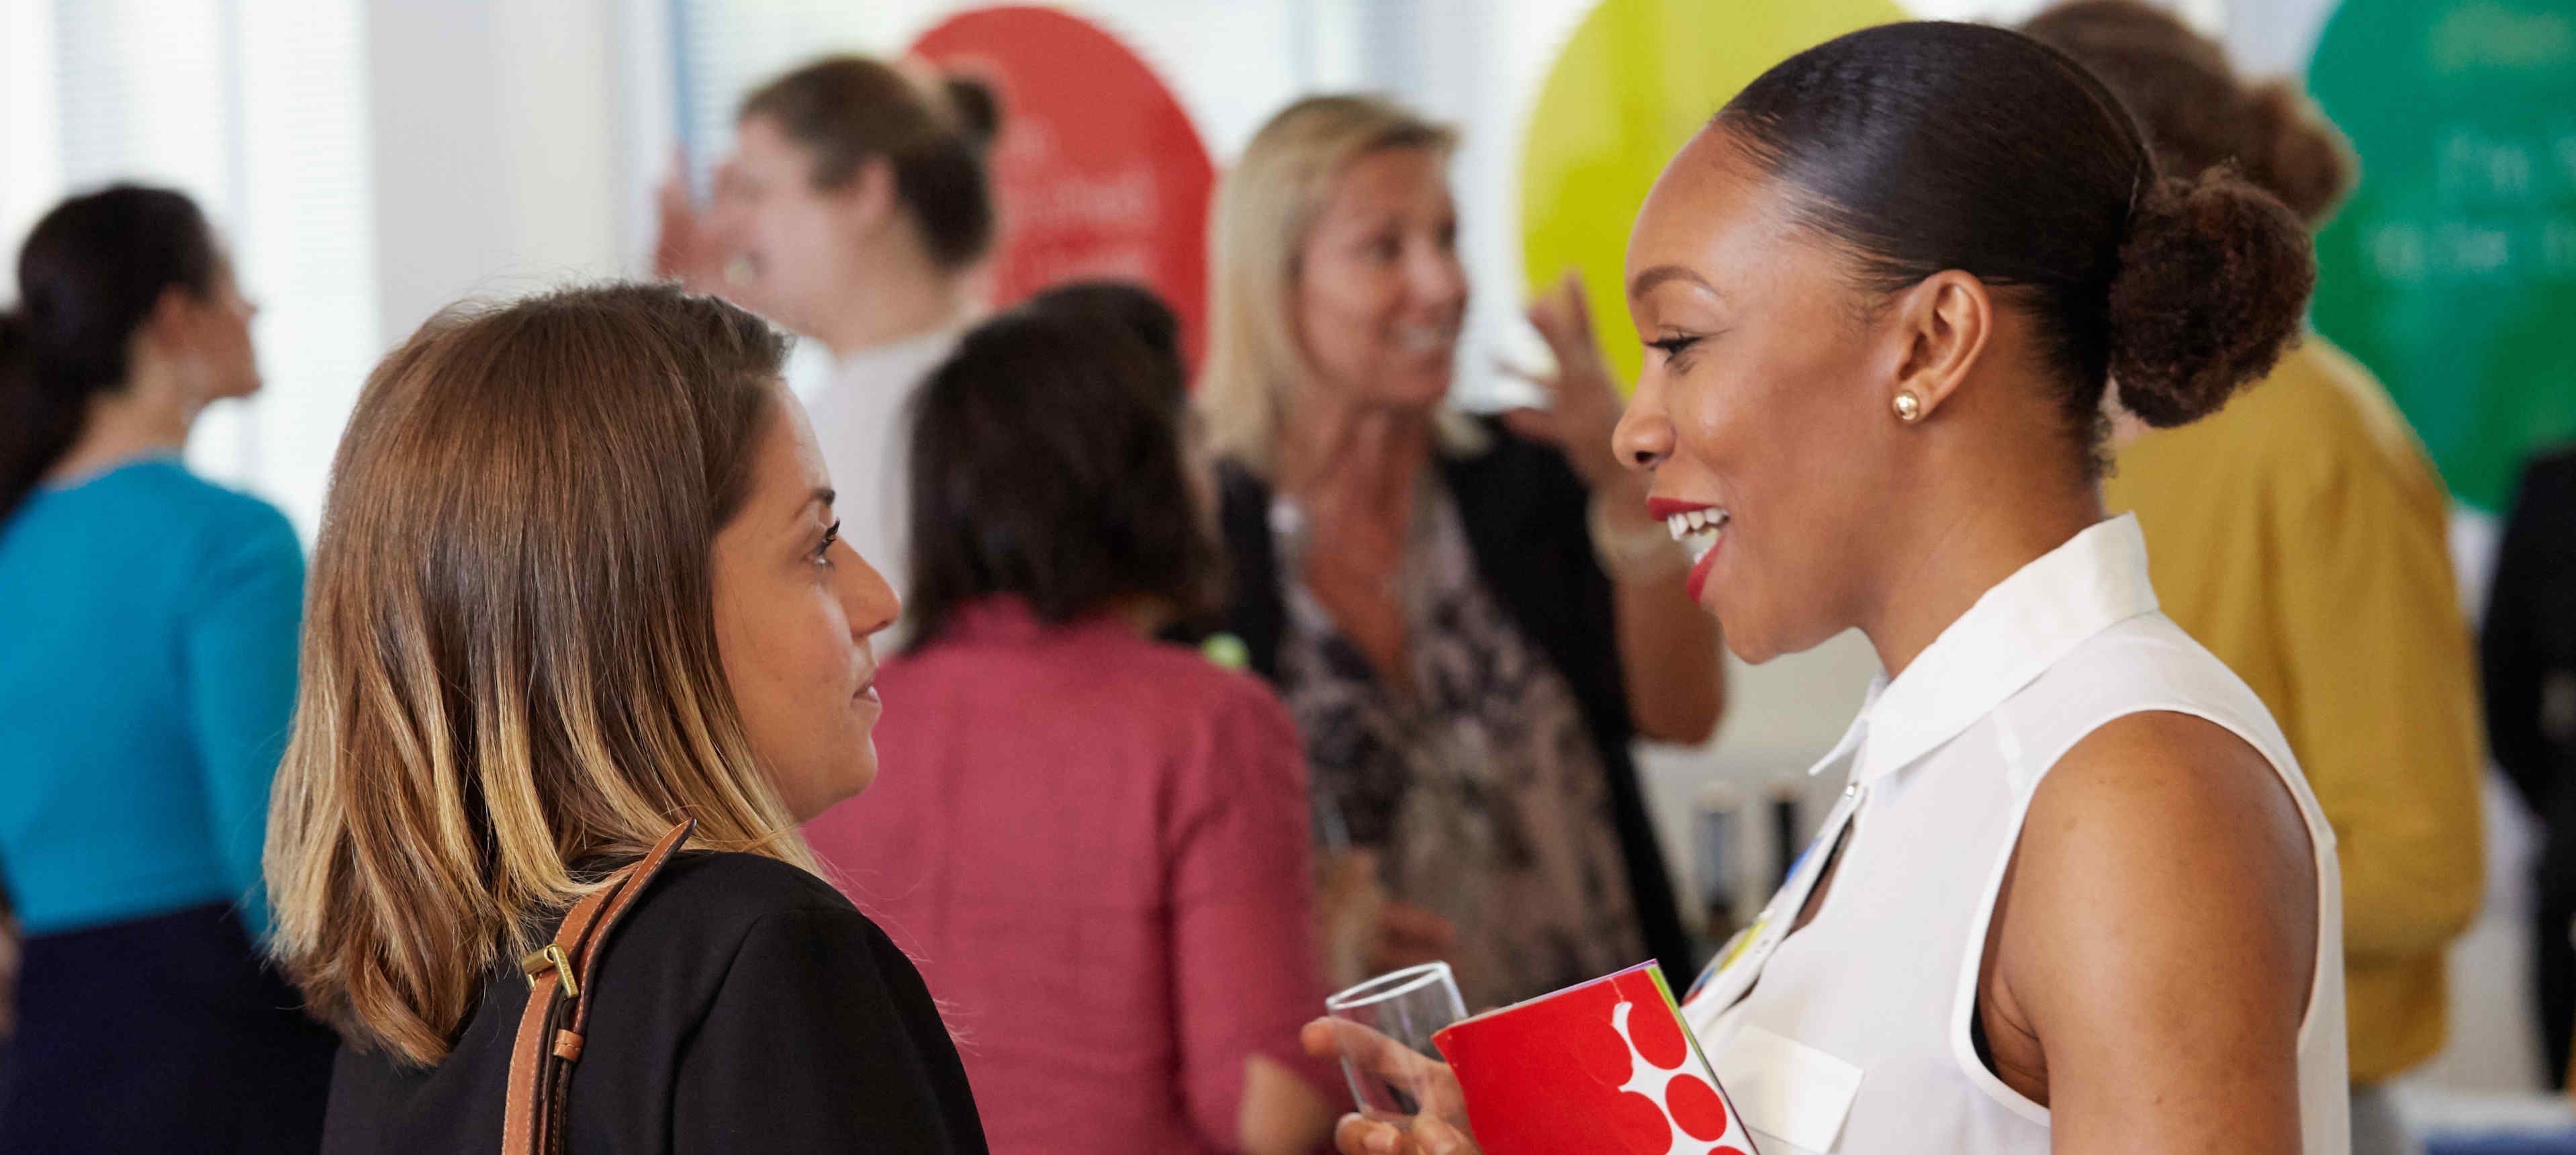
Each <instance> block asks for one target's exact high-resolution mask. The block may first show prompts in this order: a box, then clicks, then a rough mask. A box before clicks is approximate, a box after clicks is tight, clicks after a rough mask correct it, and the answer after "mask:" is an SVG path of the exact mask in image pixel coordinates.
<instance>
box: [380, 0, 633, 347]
mask: <svg viewBox="0 0 2576 1155" xmlns="http://www.w3.org/2000/svg"><path fill="white" fill-rule="evenodd" d="M625 8H626V6H625V5H622V4H620V3H618V2H617V0H549V2H548V3H544V4H520V3H512V2H509V0H368V4H367V15H368V28H367V63H368V81H369V88H370V96H371V108H372V110H373V115H372V121H371V124H372V128H373V130H374V138H375V141H376V146H377V147H376V150H375V163H374V169H373V176H374V186H375V204H376V222H377V230H378V231H377V252H378V262H379V268H380V270H381V273H380V279H379V283H378V287H377V300H376V308H377V314H378V316H379V317H380V318H381V319H382V325H383V331H384V334H385V339H386V342H387V343H388V344H390V343H392V342H395V341H399V340H400V339H401V338H402V337H403V336H405V335H407V334H409V333H410V332H411V331H412V330H413V329H415V328H417V327H418V326H419V325H420V323H421V322H422V321H423V320H426V319H427V318H429V317H430V316H431V315H432V314H433V313H435V312H436V311H437V310H439V309H440V308H442V307H444V306H446V305H447V304H449V303H450V302H453V301H456V300H458V299H460V298H465V297H485V296H514V295H518V294H521V293H525V292H529V291H532V290H535V289H539V288H543V287H546V286H548V285H554V284H559V283H563V282H567V281H575V280H583V279H594V278H602V277H614V276H618V275H621V274H627V273H632V272H635V271H638V270H637V268H636V267H635V266H634V265H633V264H632V262H631V261H630V259H629V252H630V248H631V241H630V238H632V237H633V236H634V235H636V230H635V227H634V223H633V221H634V217H635V215H636V213H637V212H638V211H639V210H640V208H641V205H642V203H643V202H641V200H640V199H639V198H638V196H637V195H636V193H637V190H636V188H635V187H634V185H635V182H634V180H633V171H634V169H635V167H636V165H635V161H634V152H635V150H636V147H637V144H636V140H635V134H634V131H633V129H632V127H631V125H632V122H633V121H634V120H635V119H636V117H635V116H634V115H633V113H632V110H634V109H635V108H637V107H638V106H639V105H640V104H642V103H644V102H645V100H646V98H645V97H643V96H642V95H641V94H638V93H636V92H634V91H632V88H633V81H634V79H635V78H634V76H633V74H632V72H631V70H630V69H629V68H628V59H627V55H626V52H627V46H628V42H627V40H626V38H625V37H626V32H625V23H624V18H625V14H626V13H625Z"/></svg>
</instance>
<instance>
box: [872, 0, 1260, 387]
mask: <svg viewBox="0 0 2576 1155" xmlns="http://www.w3.org/2000/svg"><path fill="white" fill-rule="evenodd" d="M912 50H913V53H914V54H915V55H917V56H920V57H922V58H923V59H925V60H929V61H931V62H933V63H935V64H937V65H938V66H940V67H941V68H942V69H945V70H948V71H952V72H962V73H966V74H968V75H972V76H977V77H980V78H982V79H983V80H985V81H986V82H987V83H989V84H991V85H992V86H993V87H994V89H995V91H996V92H997V93H998V94H999V95H1000V97H1001V101H1002V131H1001V136H1000V138H999V139H998V140H996V141H995V142H994V150H993V159H992V164H993V180H994V185H995V193H996V198H997V200H998V202H999V204H1000V209H1001V236H1000V243H999V244H998V246H997V247H996V249H995V254H994V265H993V278H994V284H993V290H994V303H995V304H996V305H1005V306H1007V305H1010V304H1013V303H1016V302H1018V301H1020V300H1023V299H1025V298H1027V297H1028V296H1029V295H1030V294H1032V293H1036V292H1038V291H1040V290H1043V289H1045V288H1047V287H1049V286H1051V285H1057V284H1062V283H1064V282H1066V281H1074V280H1084V279H1089V278H1100V277H1109V278H1118V279H1123V280H1131V281H1139V282H1142V283H1144V284H1146V285H1148V286H1151V287H1152V288H1153V289H1154V291H1156V292H1158V293H1161V294H1162V295H1163V298H1164V299H1165V300H1167V301H1169V302H1170V303H1171V306H1172V309H1173V311H1174V312H1176V313H1178V314H1180V318H1181V344H1182V349H1183V350H1184V355H1185V356H1187V357H1188V359H1189V362H1190V365H1191V366H1192V368H1193V369H1195V368H1196V366H1197V364H1198V358H1199V352H1200V350H1201V349H1202V348H1204V344H1203V337H1204V331H1205V328H1206V313H1207V216H1208V201H1209V198H1210V196H1211V195H1212V194H1213V191H1214V188H1215V184H1216V168H1215V165H1214V164H1213V163H1212V162H1210V160H1209V159H1208V151H1207V146H1206V145H1205V144H1203V143H1201V142H1200V140H1199V134H1198V130H1197V128H1195V127H1194V126H1192V125H1191V123H1190V118H1189V114H1187V113H1185V112H1183V111H1182V110H1181V105H1180V102H1179V101H1178V100H1175V99H1174V98H1173V96H1172V93H1171V90H1170V89H1169V88H1166V87H1165V86H1164V85H1163V82H1162V81H1161V80H1160V79H1159V78H1157V77H1156V76H1155V75H1154V73H1153V70H1152V69H1150V68H1148V67H1146V65H1145V62H1144V61H1143V60H1142V59H1139V58H1138V57H1137V55H1136V54H1135V53H1134V52H1132V51H1130V50H1129V49H1128V48H1127V47H1126V46H1125V45H1123V44H1121V43H1119V42H1118V41H1117V40H1116V39H1115V38H1113V37H1111V36H1110V35H1109V34H1108V33H1107V32H1104V31H1102V30H1101V29H1099V28H1098V27H1096V26H1094V25H1092V24H1090V23H1087V22H1085V21H1083V20H1080V19H1077V18H1075V17H1073V16H1069V15H1066V14H1065V13H1063V12H1059V11H1056V10H1054V9H1051V8H1035V7H1026V6H1020V5H1005V6H999V7H992V8H979V9H975V10H973V11H970V12H965V13H962V14H960V15H958V16H956V17H953V18H951V19H949V20H947V21H945V22H943V23H941V24H940V25H939V26H938V27H936V28H933V29H931V30H930V31H929V32H927V33H924V34H923V35H922V37H921V40H920V42H919V43H916V44H915V45H913V49H912Z"/></svg>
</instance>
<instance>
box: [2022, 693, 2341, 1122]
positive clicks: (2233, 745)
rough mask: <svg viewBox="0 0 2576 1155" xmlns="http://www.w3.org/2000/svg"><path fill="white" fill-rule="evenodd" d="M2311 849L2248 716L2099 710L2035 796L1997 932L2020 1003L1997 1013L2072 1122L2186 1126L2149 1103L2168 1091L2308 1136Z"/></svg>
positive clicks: (2219, 1112)
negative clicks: (2157, 1115)
mask: <svg viewBox="0 0 2576 1155" xmlns="http://www.w3.org/2000/svg"><path fill="white" fill-rule="evenodd" d="M2313 855H2314V851H2313V848H2312V847H2311V846H2310V844H2309V838H2308V831H2307V825H2306V822H2305V821H2304V819H2303V818H2302V817H2301V814H2300V810H2299V806H2298V802H2297V800H2296V799H2295V798H2294V797H2293V796H2292V795H2291V793H2290V790H2289V788H2288V787H2287V786H2286V785H2285V784H2284V783H2283V781H2282V779H2281V777H2280V776H2279V774H2277V773H2276V772H2275V771H2274V770H2273V768H2272V765H2271V763H2270V762H2269V761H2268V760H2266V759H2265V758H2264V757H2263V755H2262V754H2261V753H2260V752H2258V751H2257V750H2255V749H2254V747H2253V746H2251V745H2250V744H2248V743H2247V742H2246V741H2245V740H2244V739H2242V738H2240V737H2238V736H2237V735H2236V734H2235V733H2233V732H2231V731H2229V730H2228V729H2226V728H2225V727H2222V726H2220V725H2218V724H2216V723H2213V722H2209V721H2206V720H2204V719H2201V718H2197V717H2192V716H2189V715H2184V714H2176V713H2163V712H2158V713H2142V714H2135V715H2130V716H2128V717H2124V718H2120V719H2118V720H2116V721H2113V722H2111V723H2108V724H2106V725H2104V726H2103V727H2102V728H2101V729H2099V730H2096V731H2095V732H2093V733H2092V734H2090V735H2088V736H2087V737H2086V738H2085V739H2084V740H2083V741H2081V742H2079V743H2077V744H2076V746H2075V747H2074V748H2073V749H2071V750H2069V751H2068V752H2067V753H2066V755H2065V756H2064V757H2063V758H2061V759H2060V760H2059V761H2058V763H2057V764H2056V765H2055V766H2054V767H2053V768H2052V769H2051V770H2050V771H2049V773H2048V776H2047V777H2046V778H2045V779H2043V780H2042V781H2041V783H2040V786H2039V788H2038V790H2037V792H2036V793H2035V794H2034V795H2033V797H2032V799H2031V803H2030V811H2029V815H2028V818H2027V820H2026V822H2025V824H2024V826H2023V827H2022V832H2021V841H2020V844H2019V847H2018V849H2017V850H2016V852H2015V856H2014V860H2013V866H2012V873H2011V875H2010V881H2009V882H2008V883H2007V886H2006V893H2005V895H2004V898H2003V900H2002V901H2001V902H2000V903H1999V904H1998V907H1997V912H1996V919H1997V925H1996V927H1995V928H1994V936H1993V939H1992V941H1993V942H1994V943H1995V945H1996V947H1997V951H1996V957H1995V959H1994V960H1993V962H1994V964H1995V965H1994V970H1993V972H1992V980H1993V981H1990V982H1989V984H1988V989H1989V993H1990V995H1991V996H1993V997H1994V999H1995V1001H1996V1002H1997V1003H1999V1004H2001V1006H2002V1007H2004V1008H2008V1009H2009V1011H2010V1015H2009V1018H2010V1020H2011V1021H2009V1022H2005V1023H2000V1024H1992V1025H1990V1032H1991V1031H1992V1029H1993V1026H2002V1027H2004V1028H2006V1033H2007V1034H2022V1033H2024V1032H2026V1033H2027V1037H2028V1039H2029V1041H2030V1042H2031V1043H2033V1044H2035V1046H2034V1047H2033V1050H2034V1051H2036V1052H2037V1053H2039V1054H2044V1056H2045V1059H2044V1064H2045V1073H2044V1076H2043V1078H2044V1084H2045V1087H2046V1089H2047V1092H2048V1094H2049V1095H2050V1096H2051V1098H2052V1099H2053V1100H2054V1101H2053V1102H2052V1103H2051V1106H2052V1108H2054V1109H2058V1110H2059V1111H2060V1112H2061V1114H2060V1120H2061V1123H2063V1124H2065V1125H2069V1126H2072V1127H2073V1128H2074V1129H2075V1130H2077V1131H2082V1132H2086V1133H2095V1132H2096V1128H2097V1127H2099V1128H2103V1129H2115V1125H2116V1127H2144V1128H2148V1129H2149V1130H2151V1131H2152V1130H2154V1129H2156V1128H2161V1127H2170V1126H2173V1124H2171V1123H2169V1122H2157V1121H2154V1119H2153V1115H2152V1105H2153V1103H2154V1101H2155V1100H2156V1098H2157V1097H2159V1096H2168V1098H2167V1100H2166V1101H2175V1099H2174V1098H2172V1097H2179V1098H2182V1099H2188V1100H2192V1101H2203V1102H2209V1103H2211V1104H2212V1105H2213V1109H2214V1111H2215V1115H2214V1116H2213V1117H2212V1118H2211V1119H2209V1120H2205V1121H2204V1122H2207V1123H2211V1124H2215V1123H2217V1121H2218V1119H2217V1116H2224V1117H2226V1118H2230V1119H2233V1120H2235V1121H2236V1124H2237V1125H2240V1126H2241V1127H2242V1128H2244V1129H2243V1130H2240V1131H2239V1132H2237V1133H2238V1134H2240V1135H2263V1134H2272V1135H2275V1136H2277V1135H2278V1134H2279V1130H2278V1129H2279V1128H2280V1127H2281V1126H2282V1125H2283V1124H2284V1122H2285V1119H2286V1123H2287V1125H2288V1126H2289V1128H2290V1130H2289V1134H2290V1135H2291V1136H2293V1137H2295V1135H2296V1117H2297V1086H2296V1080H2297V1047H2298V1035H2299V1029H2300V1024H2301V1022H2302V1020H2303V1018H2304V1016H2305V1011H2306V1007H2307V1003H2308V999H2309V987H2310V985H2311V983H2312V979H2313V974H2314V969H2315V960H2316V957H2317V956H2316V951H2317V931H2318V911H2317V893H2318V891H2317V885H2316V865H2315V858H2314V856H2313ZM2070 1109H2071V1110H2072V1113H2073V1115H2072V1117H2070V1116H2069V1115H2067V1114H2066V1113H2065V1112H2067V1111H2068V1110H2070ZM2284 1112H2286V1116H2285V1115H2284ZM2170 1137H2172V1138H2175V1139H2176V1140H2177V1141H2178V1142H2179V1141H2182V1140H2183V1139H2184V1138H2185V1137H2184V1136H2181V1135H2174V1136H2170ZM2293 1143H2295V1139H2293ZM2208 1149H2218V1148H2208ZM2267 1149H2277V1148H2267Z"/></svg>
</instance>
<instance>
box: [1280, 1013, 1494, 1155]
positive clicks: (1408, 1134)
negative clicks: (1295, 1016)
mask: <svg viewBox="0 0 2576 1155" xmlns="http://www.w3.org/2000/svg"><path fill="white" fill-rule="evenodd" d="M1299 1041H1300V1042H1302V1043H1303V1044H1304V1045H1305V1048H1306V1053H1307V1054H1309V1055H1313V1056H1315V1057H1316V1058H1319V1059H1342V1060H1345V1061H1347V1062H1349V1063H1351V1064H1353V1065H1355V1066H1357V1067H1359V1068H1360V1069H1362V1070H1364V1071H1366V1072H1368V1073H1369V1074H1371V1075H1374V1076H1376V1077H1378V1078H1381V1079H1384V1080H1386V1081H1387V1082H1388V1083H1390V1084H1393V1085H1395V1086H1398V1087H1404V1088H1407V1089H1409V1090H1410V1091H1411V1092H1412V1094H1413V1096H1414V1098H1415V1100H1416V1101H1417V1102H1418V1103H1419V1104H1420V1106H1421V1111H1420V1113H1418V1114H1415V1115H1411V1116H1406V1117H1399V1118H1387V1117H1384V1116H1380V1117H1377V1118H1369V1117H1367V1116H1363V1115H1356V1114H1354V1115H1347V1116H1344V1117H1343V1118H1342V1121H1341V1124H1340V1125H1339V1126H1337V1127H1335V1128H1334V1129H1333V1145H1334V1146H1335V1148H1337V1149H1338V1150H1340V1151H1341V1152H1342V1153H1343V1155H1477V1152H1478V1150H1479V1148H1477V1146H1476V1139H1475V1135H1474V1133H1473V1132H1472V1131H1470V1130H1469V1129H1468V1126H1467V1100H1466V1097H1465V1096H1464V1095H1463V1094H1461V1093H1460V1091H1459V1089H1458V1076H1457V1075H1456V1074H1455V1073H1453V1072H1452V1071H1450V1069H1449V1065H1448V1064H1447V1063H1443V1062H1440V1061H1439V1060H1436V1059H1433V1058H1430V1057H1428V1056H1426V1055H1423V1054H1421V1053H1420V1052H1418V1051H1415V1050H1414V1049H1412V1048H1411V1047H1407V1046H1405V1045H1404V1044H1403V1043H1400V1042H1397V1041H1396V1040H1394V1039H1391V1038H1388V1037H1387V1036H1385V1035H1383V1034H1380V1033H1378V1032H1376V1031H1373V1030H1370V1029H1369V1028H1367V1027H1365V1026H1362V1025H1360V1024H1358V1023H1354V1022H1351V1021H1349V1020H1347V1019H1334V1018H1323V1019H1317V1020H1315V1021H1313V1022H1311V1023H1308V1024H1306V1029H1305V1031H1304V1032H1303V1033H1302V1034H1301V1035H1300V1036H1299Z"/></svg>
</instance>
